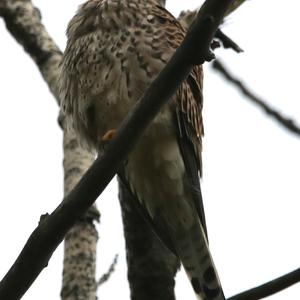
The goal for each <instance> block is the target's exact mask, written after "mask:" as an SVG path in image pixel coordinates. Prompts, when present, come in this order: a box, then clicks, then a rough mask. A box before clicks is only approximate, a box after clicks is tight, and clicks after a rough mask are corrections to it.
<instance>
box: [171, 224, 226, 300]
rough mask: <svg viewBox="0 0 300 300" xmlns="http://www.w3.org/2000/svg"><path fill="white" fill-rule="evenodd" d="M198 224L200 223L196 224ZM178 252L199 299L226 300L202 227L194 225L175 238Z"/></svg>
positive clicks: (174, 241)
mask: <svg viewBox="0 0 300 300" xmlns="http://www.w3.org/2000/svg"><path fill="white" fill-rule="evenodd" d="M196 223H198V222H196ZM173 239H174V240H173V243H174V246H175V248H176V252H177V254H178V256H179V257H180V260H181V262H182V264H183V267H184V269H185V271H186V273H187V275H188V277H189V279H190V281H191V284H192V286H193V289H194V291H195V293H196V295H197V298H198V299H201V300H224V299H225V297H224V294H223V290H222V287H221V284H220V280H219V278H218V274H217V271H216V268H215V266H214V263H213V260H212V257H211V254H210V251H209V248H208V243H207V240H206V236H205V233H204V230H203V228H202V226H201V225H200V224H199V223H198V224H194V225H193V226H192V227H191V228H189V229H187V230H186V231H185V232H181V233H180V234H178V235H177V236H176V237H175V236H173Z"/></svg>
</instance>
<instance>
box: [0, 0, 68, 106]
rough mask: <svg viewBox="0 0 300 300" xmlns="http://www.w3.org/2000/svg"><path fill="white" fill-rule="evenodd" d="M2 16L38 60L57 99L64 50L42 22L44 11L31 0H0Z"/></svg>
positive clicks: (32, 56) (22, 43)
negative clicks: (58, 79)
mask: <svg viewBox="0 0 300 300" xmlns="http://www.w3.org/2000/svg"><path fill="white" fill-rule="evenodd" d="M0 16H1V17H3V19H4V22H5V24H6V27H7V29H8V31H9V32H10V33H11V34H12V36H14V37H15V39H16V40H17V41H18V42H19V44H21V45H22V46H23V47H24V50H25V51H26V52H27V53H28V54H29V55H30V56H31V58H32V59H33V60H34V62H35V63H36V64H37V66H38V68H39V70H40V72H41V73H42V76H43V77H44V79H45V81H46V82H47V83H48V86H49V88H50V90H51V92H52V94H53V95H54V96H55V98H56V100H57V101H58V99H59V98H58V89H57V78H58V74H59V63H60V61H61V57H62V53H61V51H60V50H59V48H58V46H57V45H56V44H55V43H54V41H53V40H52V38H51V37H50V36H49V34H48V32H47V31H46V29H45V27H44V25H43V24H42V23H41V14H40V12H39V10H38V9H37V8H36V7H34V6H33V4H32V3H31V1H30V0H1V1H0Z"/></svg>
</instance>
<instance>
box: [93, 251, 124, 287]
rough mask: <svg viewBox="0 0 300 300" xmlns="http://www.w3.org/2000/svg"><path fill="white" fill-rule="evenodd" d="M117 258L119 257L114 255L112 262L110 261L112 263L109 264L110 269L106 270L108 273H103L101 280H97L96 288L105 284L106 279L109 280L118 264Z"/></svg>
mask: <svg viewBox="0 0 300 300" xmlns="http://www.w3.org/2000/svg"><path fill="white" fill-rule="evenodd" d="M118 258H119V255H118V254H116V255H115V257H114V260H113V261H112V263H111V265H110V267H109V269H108V271H107V272H106V273H104V274H103V275H102V276H101V278H100V279H99V280H98V282H97V285H98V287H99V286H100V285H102V284H103V283H105V282H107V281H108V279H109V278H110V276H111V275H112V273H113V272H114V271H115V267H116V265H117V263H118Z"/></svg>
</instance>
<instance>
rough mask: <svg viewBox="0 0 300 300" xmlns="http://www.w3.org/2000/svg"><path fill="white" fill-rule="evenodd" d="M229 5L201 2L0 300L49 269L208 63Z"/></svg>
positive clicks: (30, 246)
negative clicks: (198, 67)
mask: <svg viewBox="0 0 300 300" xmlns="http://www.w3.org/2000/svg"><path fill="white" fill-rule="evenodd" d="M232 1H233V0H223V1H219V0H207V1H206V2H205V3H204V5H203V6H202V9H201V13H200V14H199V17H198V18H197V20H196V22H195V23H194V25H193V26H192V27H191V29H190V30H189V32H188V33H187V35H186V37H185V39H184V42H183V43H182V45H181V46H180V47H179V48H178V49H177V51H176V52H175V54H174V56H173V57H172V58H171V60H170V61H169V63H168V64H167V65H166V67H165V68H164V70H162V72H161V73H160V74H159V76H158V77H157V78H156V79H155V80H154V81H153V82H152V84H151V86H150V87H149V89H148V90H147V91H146V92H145V94H144V95H143V97H142V99H140V101H139V102H138V104H137V105H136V106H135V107H134V109H133V110H132V112H130V113H129V116H128V117H127V118H126V119H125V120H124V122H122V124H121V127H120V129H119V130H118V131H117V133H116V135H115V137H114V138H113V139H112V141H111V143H110V144H109V145H108V147H107V149H106V151H105V153H104V154H103V156H101V158H98V159H97V160H96V161H95V162H94V163H93V165H92V167H91V168H90V169H89V170H88V171H87V172H86V173H85V175H84V176H83V177H82V179H81V180H80V181H79V183H78V184H77V185H76V186H75V188H74V189H73V190H72V191H71V192H70V194H69V195H68V196H66V197H65V198H64V200H63V201H62V203H61V204H60V205H59V206H58V207H57V208H56V209H55V210H54V211H53V212H52V213H51V215H49V216H48V217H45V218H44V219H43V221H42V222H40V224H39V226H38V227H37V228H36V229H35V230H34V232H33V233H32V234H31V236H30V237H29V240H28V241H27V243H26V245H25V247H24V248H23V250H22V251H21V253H20V255H19V257H18V258H17V260H16V262H15V263H14V265H13V266H12V267H11V269H10V270H9V272H8V273H7V274H6V275H5V277H4V278H3V280H2V281H1V282H0V298H1V299H18V298H21V297H22V295H23V294H24V293H25V292H26V290H27V289H28V288H29V286H30V285H31V284H32V282H33V281H34V280H35V278H36V277H37V276H38V275H39V273H40V272H41V270H42V269H43V268H44V267H45V266H46V265H47V264H48V261H49V259H50V257H51V255H52V253H53V252H54V250H55V249H56V247H57V246H58V245H59V243H60V242H61V241H62V240H63V238H64V236H65V234H66V233H67V231H68V230H69V229H70V228H71V227H72V225H73V224H74V223H75V221H76V220H77V219H78V218H80V217H81V216H82V215H83V214H84V213H85V212H86V211H87V210H88V208H89V207H90V206H91V205H92V204H93V203H94V201H95V200H96V198H97V197H98V195H99V194H100V193H101V192H102V191H103V190H104V189H105V187H106V186H107V184H108V183H109V182H110V180H111V179H112V178H113V176H114V175H115V173H116V172H117V171H118V169H119V166H120V164H121V162H122V161H123V160H124V159H125V158H126V157H127V155H128V154H129V152H130V150H131V149H132V147H133V146H134V144H135V143H136V142H137V140H138V138H139V137H140V136H141V134H142V133H143V131H144V130H145V128H146V127H147V126H148V125H149V123H150V122H151V121H152V120H153V118H154V117H155V115H156V114H157V113H158V111H159V110H160V107H161V106H162V105H163V104H164V103H166V101H167V100H168V99H169V98H170V97H171V96H172V94H173V93H174V92H175V91H176V89H177V87H178V85H179V84H180V83H181V81H182V80H184V79H185V78H186V76H187V75H188V74H189V72H190V70H191V68H192V67H193V65H194V64H201V63H203V62H204V61H205V60H207V59H211V58H212V56H211V53H210V43H211V40H212V38H213V36H214V34H215V31H216V30H217V28H218V26H219V24H220V22H221V21H222V19H223V17H224V14H225V12H226V11H227V9H228V7H229V6H230V4H231V3H232ZM83 195H84V197H83ZM32 257H34V260H32ZM30 258H31V259H30ZM17 279H18V281H16V280H17ZM16 283H17V284H16Z"/></svg>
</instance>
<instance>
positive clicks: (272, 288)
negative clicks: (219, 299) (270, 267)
mask: <svg viewBox="0 0 300 300" xmlns="http://www.w3.org/2000/svg"><path fill="white" fill-rule="evenodd" d="M299 281H300V268H299V269H297V270H294V271H292V272H290V273H288V274H286V275H283V276H281V277H279V278H277V279H274V280H272V281H269V282H267V283H265V284H262V285H260V286H258V287H256V288H253V289H250V290H248V291H245V292H242V293H240V294H237V295H235V296H232V297H230V298H228V300H244V299H247V300H258V299H262V298H265V297H268V296H271V295H273V294H275V293H278V292H280V291H282V290H284V289H286V288H288V287H290V286H291V285H293V284H295V283H297V282H299Z"/></svg>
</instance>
